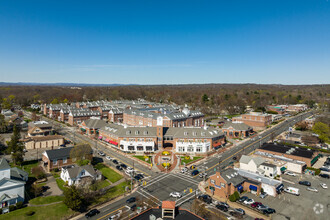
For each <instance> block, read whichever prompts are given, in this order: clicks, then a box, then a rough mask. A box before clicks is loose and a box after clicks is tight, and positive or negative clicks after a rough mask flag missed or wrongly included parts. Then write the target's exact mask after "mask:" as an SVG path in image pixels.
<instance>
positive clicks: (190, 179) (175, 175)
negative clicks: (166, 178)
mask: <svg viewBox="0 0 330 220" xmlns="http://www.w3.org/2000/svg"><path fill="white" fill-rule="evenodd" d="M170 174H171V175H172V176H174V177H177V178H180V179H182V180H184V181H187V182H190V183H192V184H197V185H198V184H199V182H198V181H197V180H194V179H192V178H189V177H187V176H184V175H179V174H174V173H170Z"/></svg>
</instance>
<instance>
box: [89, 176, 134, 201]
mask: <svg viewBox="0 0 330 220" xmlns="http://www.w3.org/2000/svg"><path fill="white" fill-rule="evenodd" d="M126 186H128V187H129V188H131V185H130V182H128V183H127V182H126V181H125V182H122V183H121V184H118V185H117V186H114V187H111V188H110V189H108V190H107V192H106V193H105V194H104V195H103V196H101V197H100V198H98V199H97V201H95V204H97V203H101V202H105V201H108V200H109V199H111V198H114V197H117V196H120V195H122V194H124V193H125V188H126Z"/></svg>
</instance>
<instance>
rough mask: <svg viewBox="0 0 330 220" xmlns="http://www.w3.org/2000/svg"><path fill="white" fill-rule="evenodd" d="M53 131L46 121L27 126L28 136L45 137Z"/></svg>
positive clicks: (31, 123)
mask: <svg viewBox="0 0 330 220" xmlns="http://www.w3.org/2000/svg"><path fill="white" fill-rule="evenodd" d="M53 131H54V129H53V126H52V125H51V124H49V123H48V122H46V121H34V122H30V123H29V124H28V136H30V137H34V136H47V135H50V134H52V133H53Z"/></svg>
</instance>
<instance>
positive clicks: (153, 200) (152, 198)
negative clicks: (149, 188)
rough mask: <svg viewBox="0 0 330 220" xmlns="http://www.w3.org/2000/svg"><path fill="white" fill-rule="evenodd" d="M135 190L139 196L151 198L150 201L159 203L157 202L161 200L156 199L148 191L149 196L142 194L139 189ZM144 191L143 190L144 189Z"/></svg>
mask: <svg viewBox="0 0 330 220" xmlns="http://www.w3.org/2000/svg"><path fill="white" fill-rule="evenodd" d="M136 192H137V193H139V194H140V195H141V196H143V197H145V198H147V199H151V200H152V202H154V203H155V204H157V205H160V203H159V202H161V201H160V200H159V199H157V198H156V197H154V196H152V195H151V194H149V193H148V194H149V195H151V196H147V195H144V194H143V193H142V192H139V191H136ZM144 192H145V191H144ZM154 198H155V199H156V200H158V201H159V202H157V201H155V199H154Z"/></svg>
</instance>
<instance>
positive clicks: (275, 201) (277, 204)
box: [244, 174, 330, 220]
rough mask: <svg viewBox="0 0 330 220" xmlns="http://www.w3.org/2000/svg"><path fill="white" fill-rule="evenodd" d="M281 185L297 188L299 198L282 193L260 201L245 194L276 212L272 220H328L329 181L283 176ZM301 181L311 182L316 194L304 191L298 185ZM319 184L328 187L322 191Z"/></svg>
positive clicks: (310, 177)
mask: <svg viewBox="0 0 330 220" xmlns="http://www.w3.org/2000/svg"><path fill="white" fill-rule="evenodd" d="M283 179H284V181H283V184H284V186H285V188H286V187H288V186H291V187H295V188H298V189H299V191H300V196H296V195H292V194H288V193H285V192H283V193H282V194H280V195H279V196H277V197H272V196H267V197H266V198H264V199H262V198H259V197H257V196H256V195H253V194H251V193H245V194H244V195H245V196H248V197H249V198H251V199H254V200H255V201H257V202H262V203H263V204H264V205H267V206H269V207H271V208H274V209H275V210H276V214H274V215H273V216H272V219H278V220H280V219H297V220H298V219H310V220H311V219H329V213H330V191H329V188H330V180H329V179H324V178H320V177H318V176H311V175H307V174H304V175H300V176H296V177H293V176H287V175H283ZM301 180H307V181H309V182H311V187H314V188H316V189H317V190H318V192H311V191H308V190H306V188H307V186H304V185H299V184H298V182H299V181H301ZM320 183H325V184H327V186H328V187H329V188H328V189H323V188H322V187H321V186H320Z"/></svg>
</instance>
